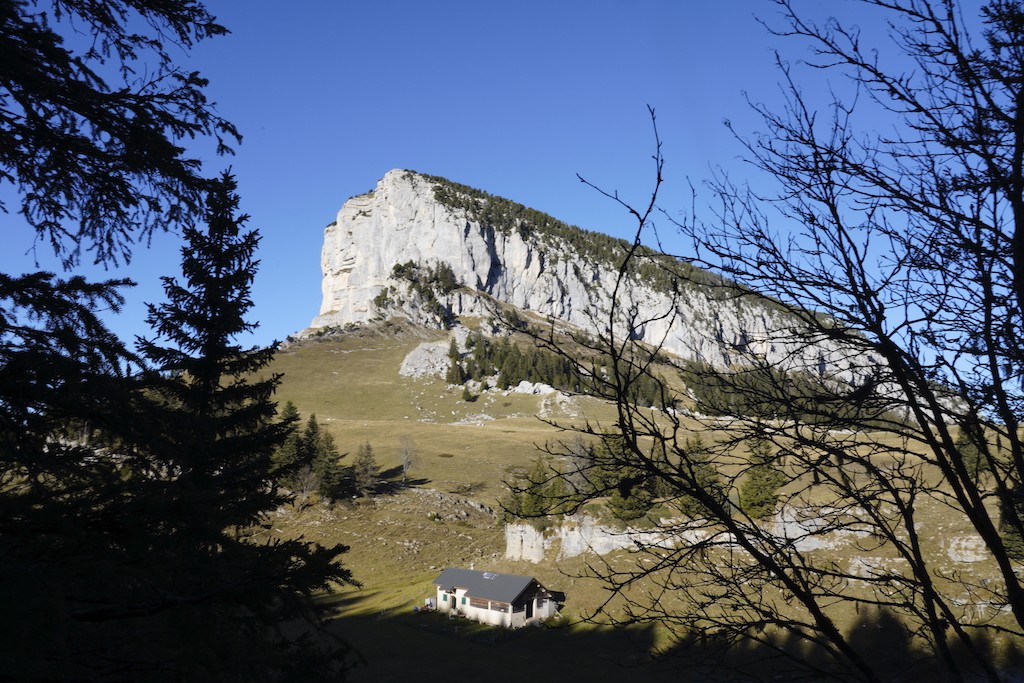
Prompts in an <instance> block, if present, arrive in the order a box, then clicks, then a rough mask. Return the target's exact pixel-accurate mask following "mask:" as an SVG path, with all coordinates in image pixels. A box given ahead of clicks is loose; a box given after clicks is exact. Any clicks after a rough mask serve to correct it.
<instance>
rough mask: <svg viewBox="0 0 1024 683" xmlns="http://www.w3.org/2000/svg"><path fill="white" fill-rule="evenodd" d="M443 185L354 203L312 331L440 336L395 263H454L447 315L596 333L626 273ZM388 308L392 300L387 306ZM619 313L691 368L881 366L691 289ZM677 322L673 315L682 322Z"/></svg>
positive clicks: (405, 180)
mask: <svg viewBox="0 0 1024 683" xmlns="http://www.w3.org/2000/svg"><path fill="white" fill-rule="evenodd" d="M434 184H435V183H434V181H433V180H431V179H430V178H428V177H425V176H422V175H419V174H417V173H414V172H411V171H401V170H393V171H389V172H388V173H387V174H386V175H385V176H384V177H383V178H382V179H381V180H380V182H378V183H377V186H376V188H375V189H374V190H373V191H372V192H370V193H368V194H364V195H359V196H357V197H353V198H351V199H349V200H348V201H347V202H345V204H344V206H342V208H341V211H339V212H338V217H337V220H336V221H335V222H334V223H333V224H331V225H330V226H328V227H327V229H326V231H325V233H324V245H323V252H322V257H321V267H322V269H323V282H322V290H323V300H322V303H321V307H320V314H319V315H318V316H317V317H316V318H315V319H314V320H313V322H312V325H311V326H312V327H313V328H319V327H327V326H345V325H347V324H360V323H365V322H368V321H371V320H374V319H378V318H381V317H387V316H393V315H397V316H401V317H405V318H408V319H409V320H412V321H413V322H416V323H419V324H426V325H434V326H441V324H442V323H443V322H445V321H444V320H442V319H441V317H440V316H439V314H438V311H437V307H436V305H434V306H431V305H430V304H431V302H429V301H424V300H422V298H418V295H417V294H416V292H415V291H413V290H412V288H411V287H410V286H409V283H407V282H404V281H400V280H398V279H395V278H393V277H392V272H393V268H394V266H395V265H396V264H404V263H407V262H410V261H411V262H413V263H415V264H422V265H426V266H434V267H436V266H437V265H438V264H446V265H447V266H448V267H450V268H451V269H452V271H453V273H454V275H455V278H456V281H457V282H458V284H459V285H460V287H459V288H458V289H455V290H453V291H451V292H450V293H448V294H447V295H445V296H444V297H443V299H444V300H443V301H442V302H440V303H441V304H442V305H443V308H444V309H445V311H446V315H450V316H454V317H458V316H488V314H489V311H488V308H487V301H488V297H490V298H493V299H496V300H498V301H500V302H504V303H507V304H511V305H513V306H516V307H518V308H519V309H522V310H524V311H532V312H535V313H537V314H539V315H542V316H550V317H552V318H555V319H558V320H561V321H564V322H566V323H570V324H572V325H574V326H577V327H579V328H581V329H583V330H588V331H590V332H593V333H596V332H598V331H599V328H600V326H602V325H603V324H604V323H603V322H599V321H601V320H604V318H602V317H601V316H602V314H603V313H604V312H606V311H607V310H608V309H609V304H610V300H611V292H612V289H613V287H614V284H615V277H616V270H615V269H614V268H612V267H611V266H610V265H607V264H600V263H594V262H588V261H587V259H586V258H585V257H584V256H583V255H580V254H577V253H575V252H574V250H573V249H572V248H571V247H570V246H569V245H567V244H565V243H564V242H562V241H561V240H560V238H558V237H554V236H552V235H545V236H543V237H542V236H539V235H538V233H537V232H536V231H530V230H509V231H508V232H507V234H506V233H504V232H502V231H500V230H496V229H494V228H493V227H490V226H486V225H481V224H480V223H478V222H475V221H473V220H472V219H471V218H470V216H469V215H468V214H467V212H466V211H464V210H461V209H454V208H451V207H449V206H446V205H445V204H442V203H441V202H440V201H438V200H437V199H436V198H435V196H434ZM385 299H386V301H385ZM620 303H621V304H622V305H623V306H624V307H625V308H630V307H632V308H633V309H635V310H636V312H637V314H638V317H637V318H635V319H637V320H646V321H648V322H646V323H645V324H643V325H639V326H637V327H636V328H635V329H633V330H618V333H620V334H625V333H631V334H632V335H633V336H634V337H635V338H637V339H640V340H642V341H644V342H648V343H651V344H661V345H663V347H664V349H665V350H667V351H670V352H673V353H675V354H677V355H679V356H681V357H683V358H688V359H694V360H702V361H705V362H708V363H711V364H712V365H714V366H717V367H726V366H728V365H730V364H732V363H733V362H737V361H738V360H739V355H740V353H741V352H749V351H754V352H755V353H758V354H760V355H762V356H763V357H764V358H766V359H767V360H768V361H770V362H772V363H777V364H778V365H779V367H781V368H786V367H794V366H800V367H802V368H805V369H813V370H815V371H818V372H821V373H828V374H830V375H832V376H835V377H841V378H843V379H846V380H847V381H856V379H857V378H858V377H864V376H867V375H868V374H870V373H871V371H872V368H874V367H875V365H876V363H877V361H876V360H875V359H874V358H872V357H864V358H858V359H851V358H850V357H849V356H848V355H847V354H843V353H841V352H840V351H839V349H837V348H836V347H835V346H834V345H831V344H830V343H829V342H823V343H821V344H819V345H817V346H815V347H805V346H804V345H803V344H801V343H797V342H795V341H793V340H792V338H791V335H789V334H787V327H788V326H790V325H791V324H792V322H791V320H790V319H788V318H787V317H786V316H785V315H784V314H783V313H782V312H781V311H780V310H779V309H777V308H773V307H768V306H764V305H761V304H759V303H757V302H754V301H750V300H745V299H741V300H736V299H730V300H718V299H715V298H714V297H713V296H712V292H711V291H710V290H708V289H704V288H699V287H696V286H687V287H684V288H683V289H682V292H681V294H680V297H679V299H678V301H676V302H673V301H672V299H671V298H670V297H669V296H668V295H666V294H664V293H661V292H657V291H654V290H652V289H651V288H649V287H648V286H646V285H643V284H639V283H636V282H633V283H632V284H631V286H629V287H627V288H626V289H625V290H624V291H622V292H621V299H620ZM673 309H674V314H672V315H665V314H666V313H667V312H670V311H673Z"/></svg>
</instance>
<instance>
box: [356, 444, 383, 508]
mask: <svg viewBox="0 0 1024 683" xmlns="http://www.w3.org/2000/svg"><path fill="white" fill-rule="evenodd" d="M352 482H353V485H354V486H355V488H356V493H358V494H359V495H360V496H368V495H370V494H371V493H373V491H374V489H376V488H377V485H378V484H379V483H380V467H378V465H377V460H376V458H374V457H373V446H371V445H370V443H369V442H365V443H362V444H360V445H359V449H358V450H357V451H356V457H355V460H353V461H352Z"/></svg>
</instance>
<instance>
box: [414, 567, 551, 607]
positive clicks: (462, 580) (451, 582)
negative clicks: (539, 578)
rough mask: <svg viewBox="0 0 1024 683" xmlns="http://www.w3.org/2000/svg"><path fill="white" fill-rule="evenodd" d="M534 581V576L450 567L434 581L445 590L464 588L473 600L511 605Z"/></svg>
mask: <svg viewBox="0 0 1024 683" xmlns="http://www.w3.org/2000/svg"><path fill="white" fill-rule="evenodd" d="M533 581H534V578H533V577H532V576H518V575H516V574H498V573H496V572H478V571H476V570H475V569H458V568H456V567H449V568H448V569H445V570H444V571H443V572H441V575H440V576H438V577H437V578H436V579H434V585H435V586H439V587H440V588H442V589H444V590H451V589H452V588H463V589H465V591H466V594H467V595H469V596H470V597H473V598H481V599H485V600H494V601H496V602H509V603H511V602H515V599H516V598H518V597H519V596H520V595H521V594H522V592H523V591H524V590H526V589H527V588H528V587H529V585H530V584H531V583H533ZM538 585H540V584H538Z"/></svg>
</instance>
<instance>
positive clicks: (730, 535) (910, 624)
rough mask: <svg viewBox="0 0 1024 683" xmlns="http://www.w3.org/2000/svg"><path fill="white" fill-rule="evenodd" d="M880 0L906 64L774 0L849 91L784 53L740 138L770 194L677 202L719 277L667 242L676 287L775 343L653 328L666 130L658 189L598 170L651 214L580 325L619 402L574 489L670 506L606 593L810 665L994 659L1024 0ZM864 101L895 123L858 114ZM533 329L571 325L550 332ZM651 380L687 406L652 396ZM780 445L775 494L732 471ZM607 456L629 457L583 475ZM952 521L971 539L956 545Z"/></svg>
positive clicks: (1012, 351) (966, 665)
mask: <svg viewBox="0 0 1024 683" xmlns="http://www.w3.org/2000/svg"><path fill="white" fill-rule="evenodd" d="M865 2H866V3H867V4H870V5H875V6H877V8H878V9H879V10H880V11H885V12H887V13H888V18H889V19H890V20H891V36H892V38H893V39H894V44H895V45H897V46H899V47H900V48H901V49H902V50H903V52H904V54H905V55H906V56H907V57H908V58H909V59H910V60H911V62H910V63H911V64H912V70H904V69H902V68H899V67H896V68H888V69H887V68H886V67H885V66H884V65H883V64H882V63H881V61H880V59H879V57H878V56H877V54H876V53H875V52H873V51H869V50H868V48H867V47H866V46H865V45H863V44H862V43H861V39H860V35H859V33H858V31H857V30H856V29H852V28H849V27H846V26H844V25H843V24H841V23H840V22H838V21H835V20H829V21H827V22H825V23H823V24H815V23H812V22H810V21H808V20H806V19H804V18H803V17H802V16H801V15H800V14H799V13H798V12H797V11H796V10H795V9H794V8H793V6H792V4H791V3H790V1H789V0H776V5H777V6H778V8H779V9H780V10H781V15H782V16H783V17H784V19H783V21H784V23H785V28H783V29H775V33H777V34H778V35H785V36H790V37H792V38H794V39H798V40H804V41H806V42H807V43H809V44H810V46H811V53H812V58H811V60H810V62H809V65H810V67H812V68H821V69H827V70H833V71H837V72H841V73H842V74H844V75H845V76H847V77H849V79H850V83H851V84H852V88H851V90H850V92H851V93H852V95H851V96H850V97H849V98H847V99H843V98H842V97H841V96H839V95H834V96H833V99H832V101H831V102H830V103H829V104H828V105H826V106H824V107H822V106H817V105H814V104H812V103H811V102H810V101H809V99H808V96H807V95H806V94H805V92H804V91H803V90H802V89H801V87H800V83H799V79H798V75H799V72H798V70H797V68H795V67H791V66H789V65H787V64H786V63H785V62H783V61H782V60H781V59H780V60H779V68H780V70H781V74H782V78H783V82H784V85H785V90H786V93H787V95H788V97H787V100H786V104H785V106H784V107H783V108H782V110H781V111H773V110H772V109H769V108H768V107H766V106H763V105H758V104H753V105H752V106H753V107H754V109H755V110H756V111H757V112H758V113H759V114H760V115H761V117H762V120H763V123H764V125H765V127H766V130H765V132H764V133H763V134H762V135H760V136H757V137H754V138H749V139H748V138H743V137H739V136H738V138H739V140H740V141H741V142H742V143H743V144H744V145H745V146H746V150H747V153H748V155H747V156H748V160H749V161H750V162H751V163H752V164H753V166H755V167H756V168H758V169H760V170H761V171H763V172H764V173H765V174H766V175H767V176H768V177H770V178H773V179H774V181H775V183H776V184H775V188H776V190H775V192H774V193H766V192H765V191H763V190H762V191H760V192H757V193H755V192H754V191H752V190H750V189H747V188H745V187H743V186H740V185H737V184H734V183H733V182H732V181H731V180H730V179H729V178H728V177H724V176H719V177H716V178H713V179H712V180H711V182H710V183H709V187H710V188H711V190H712V191H713V194H714V196H715V198H716V200H717V203H716V206H717V207H718V208H717V210H716V211H714V212H713V216H712V217H710V218H709V217H707V216H697V215H693V216H689V217H687V218H685V219H682V220H675V219H673V220H672V222H674V223H676V225H677V226H678V227H679V228H681V230H682V233H683V234H684V235H685V236H686V237H688V238H689V239H690V240H691V242H692V246H693V251H692V252H691V253H690V258H688V259H687V261H688V262H689V263H690V264H696V265H700V266H703V267H705V268H707V269H710V270H712V271H714V272H716V273H718V274H721V276H722V277H721V278H720V279H717V280H709V279H708V278H706V277H702V278H700V282H694V275H693V272H694V271H692V270H690V269H689V268H684V267H683V264H682V263H680V265H679V267H678V268H673V266H672V265H671V264H668V265H666V261H664V260H659V261H658V263H659V264H661V266H662V267H665V268H669V269H670V270H671V271H672V272H671V274H672V276H673V277H674V280H675V284H674V285H673V291H680V290H681V289H682V288H684V287H686V286H689V284H690V283H694V284H699V285H700V286H702V287H713V288H714V289H715V296H716V297H717V298H719V299H720V300H722V301H729V300H752V301H760V302H762V303H763V304H764V305H765V306H766V307H768V308H770V309H771V310H773V311H776V312H778V313H779V316H780V317H779V318H778V319H779V320H784V321H786V322H785V323H784V324H781V325H777V329H775V330H774V334H773V336H772V338H771V339H769V340H767V341H766V343H767V344H769V345H771V346H772V347H773V351H772V352H771V353H768V352H766V351H765V350H764V348H759V347H757V346H755V345H737V346H736V347H734V348H732V349H730V351H729V352H730V355H731V357H732V359H733V362H732V364H731V365H730V366H729V367H728V368H725V367H720V366H717V365H714V364H697V363H691V362H683V361H679V360H673V358H672V357H671V356H669V355H667V354H665V353H662V350H661V349H660V348H658V347H657V346H656V345H655V347H653V348H652V347H651V346H649V345H645V344H642V343H640V342H638V341H636V339H635V336H634V335H632V334H631V331H632V330H635V329H640V328H642V327H643V326H645V325H646V324H648V323H649V322H650V321H651V317H650V314H642V313H641V312H640V310H639V309H638V308H637V307H635V306H631V305H630V304H629V303H628V297H624V296H623V295H622V294H623V292H625V291H626V290H627V289H628V288H629V287H631V286H634V285H635V283H636V282H637V276H636V269H637V265H638V264H639V263H640V262H641V261H642V260H643V259H644V258H645V256H644V255H643V254H644V253H643V250H642V249H641V248H640V244H641V241H642V240H643V239H650V238H649V234H650V231H651V230H652V229H653V220H652V219H653V218H655V217H657V216H658V215H659V214H658V210H657V205H658V193H659V190H660V189H661V183H662V180H661V178H662V164H663V160H662V157H661V152H660V142H659V143H658V151H657V153H656V155H655V165H656V177H655V182H654V192H653V193H652V196H651V199H650V202H649V203H648V204H647V205H646V206H645V207H642V208H639V209H637V208H634V207H632V206H630V205H628V204H626V203H625V202H624V201H623V200H621V199H620V198H619V197H618V196H617V195H616V194H615V193H604V194H606V196H608V197H610V198H611V199H612V200H613V201H616V202H618V203H619V204H621V205H622V206H623V207H624V208H626V209H627V210H628V211H629V213H630V215H632V217H633V219H634V220H635V221H636V225H637V231H636V235H635V240H634V241H633V243H632V244H631V245H628V246H627V248H626V249H625V251H624V253H623V259H622V264H621V268H620V270H619V273H618V280H617V282H616V285H615V296H614V297H613V298H612V301H613V303H612V304H611V306H610V307H609V309H608V310H606V311H604V312H603V315H604V316H605V318H604V319H603V320H602V321H601V323H602V324H600V325H599V326H598V329H601V330H603V332H602V333H601V334H600V335H599V336H598V338H597V339H594V340H591V341H589V343H588V342H587V340H586V339H585V338H584V337H583V336H582V335H581V336H580V338H578V339H576V340H574V343H575V345H576V347H577V348H578V347H579V345H583V346H584V347H585V352H584V353H583V354H581V353H579V352H577V351H574V352H573V354H572V356H573V357H576V358H580V357H583V358H586V353H587V352H590V353H592V354H593V356H592V357H591V358H588V359H586V360H583V361H581V366H583V365H591V366H592V365H593V360H592V358H593V357H597V356H598V355H599V356H600V357H601V358H603V359H605V360H604V361H602V368H603V370H602V372H599V373H598V372H595V373H592V380H593V381H592V384H591V390H592V391H593V392H594V393H595V394H597V395H600V396H604V397H610V398H611V399H612V400H613V401H614V402H615V406H616V409H617V413H616V418H615V424H614V425H599V424H594V423H590V424H586V425H584V426H583V427H578V428H577V429H578V430H579V431H580V432H581V433H582V435H583V436H585V437H588V438H589V439H590V443H595V442H599V443H603V444H604V447H602V448H598V447H594V448H592V450H591V457H590V458H589V460H587V459H582V460H581V459H580V458H579V457H578V452H577V451H578V444H577V445H571V448H563V449H561V452H562V453H563V454H565V455H573V456H574V457H572V458H569V459H568V461H569V462H570V463H573V464H572V465H571V466H570V468H569V470H568V471H567V472H566V473H565V475H564V477H565V479H566V482H567V483H568V484H569V485H570V487H569V488H570V489H571V491H569V492H568V493H567V495H568V496H570V497H572V498H573V499H574V500H575V501H576V502H577V504H579V503H581V502H583V501H585V500H590V499H594V498H607V497H608V496H609V495H611V494H612V493H613V489H616V488H618V489H619V490H620V492H621V491H626V493H628V492H629V491H630V490H631V489H633V488H634V487H636V486H646V487H648V490H653V491H656V492H657V500H658V502H659V503H660V505H661V506H662V510H663V511H664V512H663V514H662V515H661V516H660V518H661V522H660V523H659V524H658V525H657V526H658V531H659V532H660V533H661V540H658V541H654V542H648V543H645V542H642V541H637V542H636V543H635V544H634V545H635V552H636V553H637V554H638V555H639V556H640V557H638V558H637V562H635V563H628V564H624V563H622V562H619V561H607V562H606V561H604V560H601V559H596V560H594V562H593V563H592V565H591V571H592V572H593V573H594V574H595V575H597V576H598V577H600V578H601V579H602V580H603V581H604V582H605V583H606V584H607V586H608V587H609V588H610V589H611V591H610V593H609V595H610V597H609V599H608V601H607V603H606V604H605V608H606V609H605V610H604V618H606V619H613V620H615V621H619V622H622V623H636V622H657V623H659V624H661V625H662V626H663V627H665V628H667V629H668V630H669V631H670V632H671V633H673V634H674V635H675V636H676V642H677V643H678V644H683V643H689V644H694V643H700V644H704V645H711V644H715V645H719V646H722V647H723V648H725V649H727V650H729V651H731V652H737V651H739V650H740V649H742V647H747V648H755V649H756V651H757V652H759V653H762V654H765V653H768V654H777V655H779V656H780V658H783V659H784V660H787V661H792V662H793V663H795V664H797V665H799V666H801V667H803V668H804V669H805V670H809V671H811V672H812V674H811V675H812V676H817V677H830V678H848V679H853V680H867V681H879V680H885V679H887V678H890V677H892V676H907V675H911V674H910V672H911V671H912V672H915V675H920V674H921V672H923V671H934V672H937V673H938V674H939V675H941V676H942V677H944V678H945V679H946V680H964V679H966V678H970V677H972V676H978V675H980V676H982V677H984V678H986V679H988V680H1002V677H1003V676H1006V675H1008V674H1007V672H1006V670H1005V666H1006V665H1005V661H1004V660H1001V659H1000V656H997V655H995V654H993V651H994V650H996V649H998V648H999V646H1000V645H1001V644H1002V645H1008V646H1013V645H1014V643H1015V642H1016V643H1019V642H1020V639H1021V638H1022V637H1024V585H1022V581H1021V564H1020V559H1021V541H1020V539H1021V536H1022V531H1024V526H1022V522H1024V520H1022V516H1024V515H1022V513H1024V503H1022V499H1024V496H1022V490H1024V483H1022V478H1024V446H1022V441H1021V438H1022V433H1021V429H1020V422H1021V416H1022V412H1024V390H1022V371H1024V354H1022V348H1021V343H1020V337H1021V333H1022V331H1024V326H1022V324H1021V322H1022V321H1021V311H1022V304H1024V5H1022V3H1021V2H1019V1H1018V0H992V1H990V2H988V3H987V4H986V5H985V6H984V7H983V8H982V12H981V21H982V24H981V25H982V29H981V30H980V31H972V30H971V28H970V27H971V26H972V24H971V23H970V21H973V19H974V17H970V18H968V19H969V20H965V18H964V17H963V16H962V15H961V13H960V7H959V5H958V3H956V2H953V1H952V0H865ZM864 106H867V107H869V108H871V109H872V110H873V112H874V113H876V114H877V113H878V112H883V113H886V114H888V115H890V116H891V117H892V119H893V122H894V124H893V126H892V128H891V129H889V130H888V132H885V133H877V132H872V130H868V131H863V132H861V131H858V130H857V129H856V128H855V124H856V123H857V121H858V115H859V113H860V111H861V107H864ZM874 130H877V125H876V127H875V128H874ZM677 304H678V302H677V301H676V300H673V302H672V304H671V305H670V306H667V307H666V308H665V310H663V311H661V312H660V313H658V314H657V315H658V316H660V317H663V318H672V317H673V316H676V315H677V314H678V311H679V310H680V309H679V308H678V307H677ZM538 338H539V340H540V341H541V342H542V343H545V344H547V345H548V346H550V347H552V348H554V349H556V350H557V349H558V348H560V347H561V348H564V346H565V343H564V339H562V340H560V339H559V338H558V337H557V336H556V335H555V334H554V332H553V331H552V332H551V333H550V334H548V335H546V336H545V335H543V334H538ZM818 348H821V349H826V350H827V352H824V353H823V355H822V358H821V361H820V362H819V363H814V364H808V363H807V362H806V359H807V358H808V357H810V356H812V355H813V354H811V353H808V352H809V350H813V349H818ZM780 357H781V358H782V360H781V361H780ZM645 379H646V380H651V379H653V380H655V381H657V382H658V384H659V386H660V388H661V391H662V394H663V396H664V397H665V398H666V400H665V401H664V405H667V406H672V405H682V404H683V403H688V404H691V405H692V407H693V411H692V413H689V414H686V413H685V412H684V411H682V410H679V411H676V410H673V409H666V410H656V409H652V408H647V407H642V406H640V405H638V404H637V403H636V402H635V401H634V400H632V398H631V397H632V396H633V391H634V388H635V387H636V385H637V383H638V382H640V381H641V380H645ZM683 382H685V385H686V386H687V387H688V388H689V391H690V392H691V393H692V396H687V395H686V394H685V393H684V391H683V389H682V384H683ZM698 434H699V435H701V441H700V444H699V448H698V447H695V442H694V440H693V438H694V436H695V435H698ZM551 450H553V451H558V450H559V449H558V448H552V449H551ZM755 452H756V453H757V456H756V457H753V456H752V453H755ZM579 463H582V465H580V464H579ZM766 465H770V466H772V467H774V468H777V470H779V471H782V472H784V473H785V474H786V477H787V479H788V483H787V484H786V485H785V486H783V487H782V488H781V489H779V491H778V500H777V503H776V507H775V515H774V516H773V517H771V518H769V519H768V520H762V519H759V518H757V516H755V515H752V514H748V512H747V511H745V510H744V509H743V508H742V507H741V506H740V505H738V504H737V501H738V500H739V496H738V495H737V492H738V491H739V490H740V487H741V486H742V485H743V483H744V482H746V481H747V480H748V478H749V477H751V476H753V475H752V472H753V469H754V468H755V467H763V466H766ZM709 467H710V468H713V470H714V471H713V472H710V471H709ZM616 470H618V471H623V472H628V473H629V474H628V478H627V479H626V480H625V481H623V480H620V481H618V482H617V483H616V482H615V481H612V482H611V483H609V481H608V478H607V477H603V478H602V477H601V476H588V475H597V474H600V473H601V472H608V471H616ZM555 476H559V475H558V473H557V472H555V471H554V470H553V471H552V477H555ZM580 482H588V483H587V485H585V486H584V485H581V484H580ZM624 484H625V486H624ZM573 485H574V486H573ZM664 539H668V542H666V541H665V540H664ZM956 542H963V543H965V544H968V545H971V546H972V547H973V548H974V549H975V551H976V557H974V558H972V559H974V560H976V561H973V562H970V563H966V562H961V561H958V558H959V557H960V556H959V555H958V554H957V552H956V548H954V547H953V546H954V545H955V543H956ZM613 610H614V611H613ZM880 620H884V621H885V623H886V624H888V626H887V627H886V628H887V629H889V631H887V632H888V633H896V634H899V637H900V639H901V640H900V642H903V643H904V644H905V648H904V649H905V650H906V654H907V659H906V660H901V661H900V662H899V664H898V666H899V667H909V668H907V669H902V668H900V669H898V670H895V671H894V670H893V669H892V668H891V666H897V665H895V664H893V663H892V662H891V661H888V660H886V659H885V657H883V656H879V652H880V649H879V647H878V646H879V643H878V642H877V639H876V640H873V639H870V638H865V637H864V635H863V633H864V630H863V629H860V628H859V627H860V626H863V625H864V624H865V623H872V624H875V625H877V624H879V623H882V621H880ZM745 651H747V652H753V651H754V650H750V649H748V650H745ZM779 666H781V664H780V665H779Z"/></svg>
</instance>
